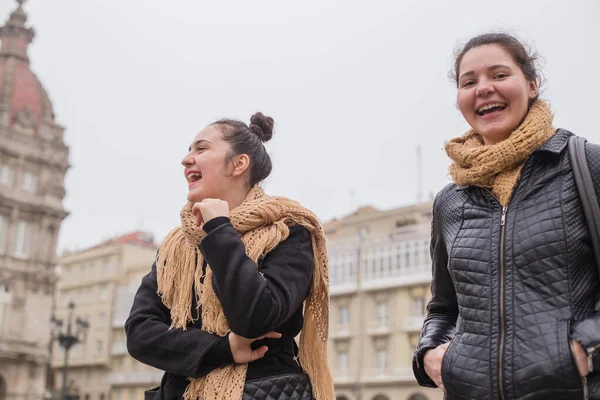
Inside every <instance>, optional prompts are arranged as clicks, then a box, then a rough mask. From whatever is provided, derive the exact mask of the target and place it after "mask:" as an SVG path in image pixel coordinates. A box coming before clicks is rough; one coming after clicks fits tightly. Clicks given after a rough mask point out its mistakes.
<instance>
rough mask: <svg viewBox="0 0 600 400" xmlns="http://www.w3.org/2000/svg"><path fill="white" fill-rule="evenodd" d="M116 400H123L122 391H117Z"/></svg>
mask: <svg viewBox="0 0 600 400" xmlns="http://www.w3.org/2000/svg"><path fill="white" fill-rule="evenodd" d="M115 400H121V389H115Z"/></svg>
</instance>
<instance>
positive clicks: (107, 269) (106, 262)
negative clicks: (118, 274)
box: [104, 258, 110, 272]
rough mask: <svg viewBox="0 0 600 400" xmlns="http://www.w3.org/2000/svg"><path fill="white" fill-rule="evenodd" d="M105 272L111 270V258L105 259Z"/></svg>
mask: <svg viewBox="0 0 600 400" xmlns="http://www.w3.org/2000/svg"><path fill="white" fill-rule="evenodd" d="M104 272H110V259H109V258H105V259H104Z"/></svg>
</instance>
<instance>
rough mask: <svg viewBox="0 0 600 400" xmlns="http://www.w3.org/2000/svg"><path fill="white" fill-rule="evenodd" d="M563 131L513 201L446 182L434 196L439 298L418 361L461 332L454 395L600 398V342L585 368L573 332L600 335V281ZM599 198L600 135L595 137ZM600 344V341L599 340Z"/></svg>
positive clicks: (447, 381) (588, 339) (591, 150)
mask: <svg viewBox="0 0 600 400" xmlns="http://www.w3.org/2000/svg"><path fill="white" fill-rule="evenodd" d="M571 135H572V134H571V133H570V132H568V131H565V130H558V131H557V133H556V135H554V136H553V137H552V138H551V139H550V140H548V142H546V143H545V144H544V145H543V146H541V147H540V148H539V149H537V150H536V151H535V152H534V153H533V154H532V155H531V156H530V157H529V159H528V160H527V161H526V163H525V166H524V167H523V170H522V171H521V175H520V178H519V182H518V183H517V186H516V188H515V190H514V192H513V195H512V198H511V200H510V203H509V204H508V206H507V207H506V208H503V207H502V206H501V205H500V204H499V203H498V201H497V200H496V198H495V197H494V196H493V195H492V193H491V192H490V191H488V190H486V189H482V188H479V187H475V186H469V187H458V186H456V185H455V184H450V185H448V186H447V187H446V188H445V189H444V190H442V191H441V192H440V193H439V194H438V196H437V197H436V200H435V202H434V209H433V226H432V242H431V251H432V253H431V254H432V259H433V280H432V299H431V301H430V302H429V304H428V307H427V309H428V314H427V318H426V319H425V323H424V326H423V329H422V331H421V335H420V339H419V343H418V346H417V351H416V352H415V355H414V359H413V369H414V372H415V376H416V378H417V380H418V382H419V383H420V384H421V385H423V386H431V387H434V386H435V385H434V384H433V382H432V381H431V379H430V378H429V377H428V376H427V374H426V373H425V370H424V368H423V354H424V352H425V351H426V350H428V349H431V348H435V347H437V346H438V345H440V344H442V343H445V342H448V341H450V340H451V341H452V342H451V344H450V346H449V347H448V350H447V351H446V354H445V356H444V359H443V362H442V381H443V383H444V388H445V390H446V398H447V399H457V400H458V399H460V400H462V399H478V400H479V399H489V400H496V399H500V400H501V399H506V400H509V399H510V400H513V399H523V400H525V399H527V400H534V399H552V400H562V399H564V400H567V399H569V400H570V399H583V398H584V385H586V384H587V387H588V388H589V395H590V398H591V399H600V348H599V349H598V350H597V351H595V352H594V355H593V359H592V361H593V367H594V372H592V373H590V375H589V376H588V377H587V379H582V378H581V377H580V375H579V373H578V370H577V366H576V364H575V362H574V358H573V356H572V354H571V349H570V344H569V343H570V340H571V339H575V340H577V341H579V342H580V343H581V344H582V345H583V346H584V348H587V347H594V346H599V344H600V312H598V311H595V304H596V303H597V302H598V300H599V297H600V283H599V280H598V273H597V269H596V264H595V261H594V256H593V251H592V247H591V243H590V236H589V234H588V230H587V227H586V223H585V217H584V215H583V213H582V208H581V203H580V201H579V197H578V193H577V189H576V186H575V182H574V180H573V172H572V169H571V165H570V160H569V153H568V151H567V149H566V146H567V142H568V138H569V137H570V136H571ZM586 154H587V156H588V159H589V164H590V169H591V172H592V175H593V180H594V184H595V188H596V191H597V193H598V195H599V197H600V191H599V189H600V146H597V145H592V144H587V145H586ZM599 347H600V346H599Z"/></svg>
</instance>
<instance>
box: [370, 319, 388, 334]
mask: <svg viewBox="0 0 600 400" xmlns="http://www.w3.org/2000/svg"><path fill="white" fill-rule="evenodd" d="M390 332H391V329H390V325H389V321H386V320H381V321H380V320H375V321H371V322H369V324H368V325H367V333H368V334H369V335H387V334H389V333H390Z"/></svg>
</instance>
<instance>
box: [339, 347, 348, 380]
mask: <svg viewBox="0 0 600 400" xmlns="http://www.w3.org/2000/svg"><path fill="white" fill-rule="evenodd" d="M338 368H339V373H340V374H341V375H345V374H347V373H348V353H347V352H345V351H340V353H339V354H338Z"/></svg>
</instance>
